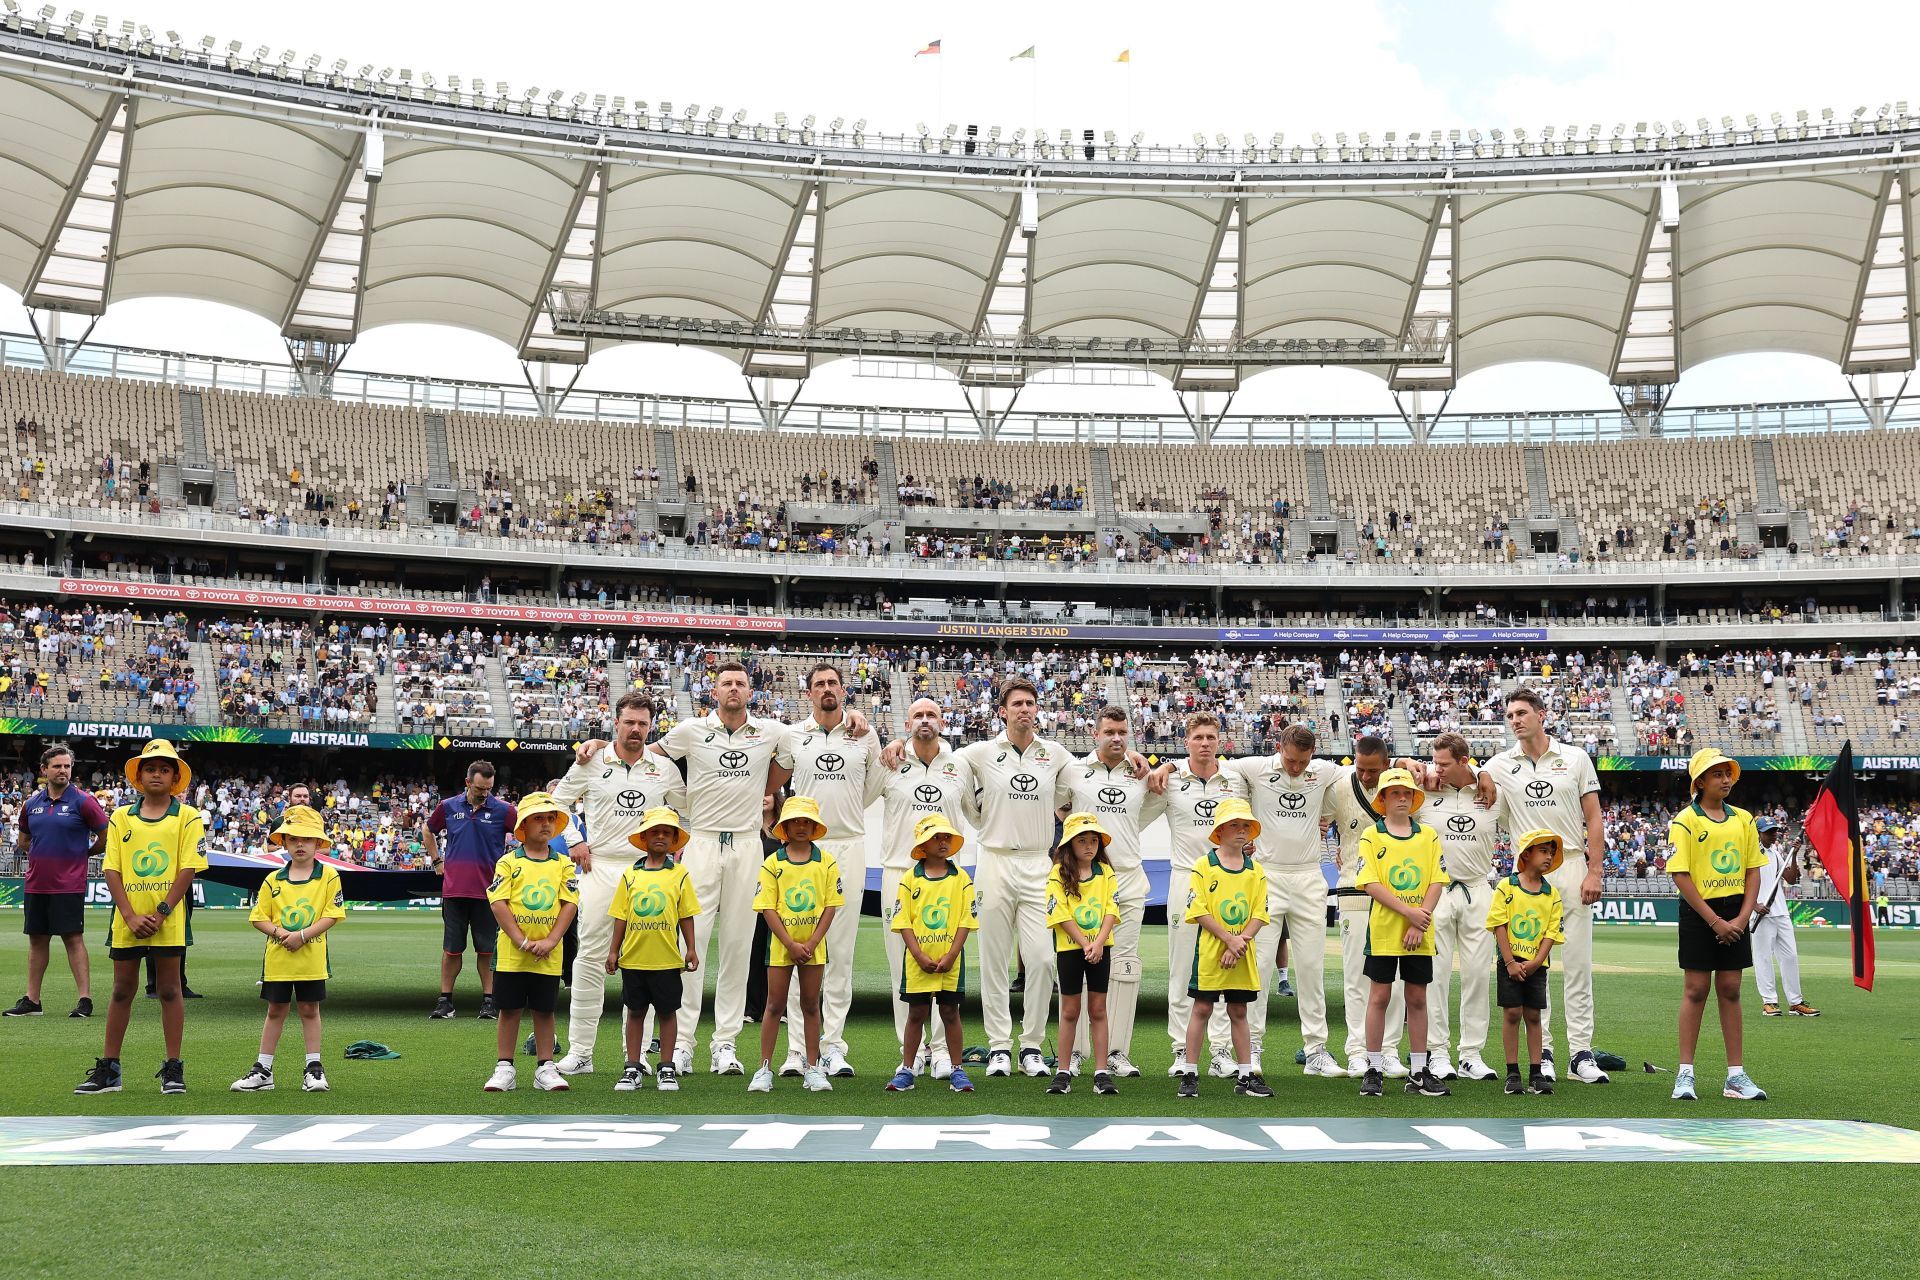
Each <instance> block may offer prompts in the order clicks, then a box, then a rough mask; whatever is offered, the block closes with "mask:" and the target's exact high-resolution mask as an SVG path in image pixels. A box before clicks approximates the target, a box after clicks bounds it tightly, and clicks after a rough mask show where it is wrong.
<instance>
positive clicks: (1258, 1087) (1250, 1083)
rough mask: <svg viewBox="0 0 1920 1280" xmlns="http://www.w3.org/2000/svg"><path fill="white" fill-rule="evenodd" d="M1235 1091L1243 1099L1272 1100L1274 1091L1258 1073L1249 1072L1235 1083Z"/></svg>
mask: <svg viewBox="0 0 1920 1280" xmlns="http://www.w3.org/2000/svg"><path fill="white" fill-rule="evenodd" d="M1233 1091H1234V1092H1235V1093H1237V1094H1239V1095H1240V1096H1241V1097H1243V1098H1271V1097H1272V1096H1273V1090H1272V1089H1270V1088H1268V1087H1267V1082H1266V1081H1265V1080H1262V1079H1261V1078H1260V1073H1259V1072H1258V1071H1249V1072H1247V1074H1246V1075H1243V1076H1241V1077H1240V1078H1239V1079H1238V1080H1235V1081H1234V1082H1233Z"/></svg>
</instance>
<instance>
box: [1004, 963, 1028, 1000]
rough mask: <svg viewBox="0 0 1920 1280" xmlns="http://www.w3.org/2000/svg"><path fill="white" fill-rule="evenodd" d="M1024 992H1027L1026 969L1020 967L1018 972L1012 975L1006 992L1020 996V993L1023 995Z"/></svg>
mask: <svg viewBox="0 0 1920 1280" xmlns="http://www.w3.org/2000/svg"><path fill="white" fill-rule="evenodd" d="M1026 993H1027V971H1026V970H1025V969H1022V970H1021V971H1020V972H1018V973H1016V974H1014V975H1013V985H1012V986H1010V987H1008V988H1007V994H1008V995H1012V996H1020V995H1025V994H1026Z"/></svg>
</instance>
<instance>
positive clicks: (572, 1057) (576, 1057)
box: [553, 1052, 593, 1076]
mask: <svg viewBox="0 0 1920 1280" xmlns="http://www.w3.org/2000/svg"><path fill="white" fill-rule="evenodd" d="M553 1065H554V1067H555V1069H557V1070H558V1071H559V1072H560V1074H561V1075H563V1076H590V1075H592V1074H593V1059H592V1058H591V1057H590V1056H588V1055H587V1054H584V1053H579V1052H574V1053H570V1054H568V1055H567V1056H566V1057H564V1058H562V1059H560V1060H559V1061H558V1062H556V1063H554V1064H553Z"/></svg>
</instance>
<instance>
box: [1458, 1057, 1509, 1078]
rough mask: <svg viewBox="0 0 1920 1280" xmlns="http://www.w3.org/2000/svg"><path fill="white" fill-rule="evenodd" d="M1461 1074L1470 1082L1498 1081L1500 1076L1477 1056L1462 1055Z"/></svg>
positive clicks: (1484, 1060)
mask: <svg viewBox="0 0 1920 1280" xmlns="http://www.w3.org/2000/svg"><path fill="white" fill-rule="evenodd" d="M1460 1074H1461V1075H1463V1076H1465V1077H1466V1078H1467V1079H1469V1080H1498V1079H1499V1078H1500V1075H1499V1073H1498V1072H1496V1071H1495V1070H1494V1069H1493V1068H1492V1067H1490V1066H1488V1065H1487V1063H1486V1059H1484V1058H1481V1057H1479V1056H1478V1055H1476V1054H1471V1053H1463V1054H1461V1055H1460Z"/></svg>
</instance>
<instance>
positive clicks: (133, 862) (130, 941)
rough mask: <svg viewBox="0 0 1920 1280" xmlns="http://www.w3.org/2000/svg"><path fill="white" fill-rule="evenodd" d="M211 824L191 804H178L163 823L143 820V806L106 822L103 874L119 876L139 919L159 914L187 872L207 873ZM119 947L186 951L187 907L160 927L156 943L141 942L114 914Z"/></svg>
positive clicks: (169, 808) (120, 810)
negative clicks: (205, 840)
mask: <svg viewBox="0 0 1920 1280" xmlns="http://www.w3.org/2000/svg"><path fill="white" fill-rule="evenodd" d="M206 830H207V824H206V820H205V819H203V818H202V817H201V816H200V811H199V810H198V809H196V808H194V807H193V806H192V805H190V804H182V803H180V802H179V801H178V800H175V801H174V802H173V803H172V804H169V805H168V806H167V813H166V816H165V817H163V818H143V817H141V816H140V804H139V802H138V801H135V802H134V803H133V804H130V805H125V806H123V807H121V808H118V809H115V810H114V811H113V816H112V817H110V818H108V819H107V851H106V854H105V856H104V857H103V858H102V859H101V861H100V870H101V871H102V872H103V873H104V872H108V871H112V872H116V873H118V875H119V876H120V884H121V887H122V888H124V889H125V890H126V893H127V903H128V905H130V906H131V907H132V908H133V913H134V914H135V915H137V916H139V915H148V914H150V913H152V912H154V911H156V910H158V909H159V906H160V904H161V903H163V902H165V901H166V900H167V894H168V893H169V892H170V891H171V890H172V889H173V881H174V877H176V876H177V875H179V874H180V872H181V871H182V870H186V871H205V870H206V869H207V860H206V858H205V857H204V856H202V854H201V852H200V839H201V837H202V836H204V835H205V834H206ZM109 945H111V946H115V947H184V946H186V945H187V904H186V899H184V898H183V899H181V901H180V905H179V906H178V907H176V908H175V909H174V912H173V915H172V916H171V917H170V918H168V919H167V920H166V921H164V922H163V923H162V924H161V925H160V930H159V932H158V933H155V934H154V935H153V936H152V937H151V938H136V937H134V936H133V930H131V929H129V928H127V922H126V921H125V920H123V919H121V918H120V913H119V912H118V911H116V912H114V913H113V936H112V940H111V942H110V943H109Z"/></svg>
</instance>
